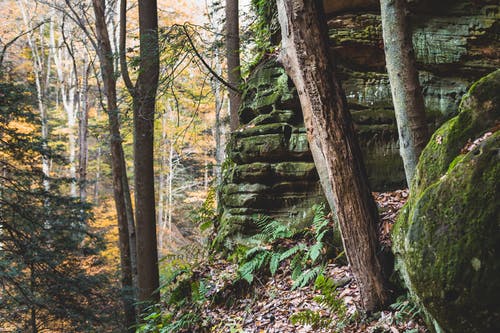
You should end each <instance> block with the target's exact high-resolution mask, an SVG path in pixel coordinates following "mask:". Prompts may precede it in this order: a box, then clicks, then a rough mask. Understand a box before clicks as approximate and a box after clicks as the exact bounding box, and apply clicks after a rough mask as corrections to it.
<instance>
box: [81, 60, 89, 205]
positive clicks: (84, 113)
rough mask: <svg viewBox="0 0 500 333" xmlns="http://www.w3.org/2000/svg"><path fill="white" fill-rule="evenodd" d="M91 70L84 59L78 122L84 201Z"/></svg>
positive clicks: (82, 198)
mask: <svg viewBox="0 0 500 333" xmlns="http://www.w3.org/2000/svg"><path fill="white" fill-rule="evenodd" d="M89 70H90V64H89V63H88V60H87V59H84V62H83V66H82V74H83V77H82V89H81V91H80V96H81V97H80V100H81V103H82V104H81V107H80V117H79V124H78V138H79V139H78V143H79V146H80V149H79V151H80V152H79V156H78V157H79V162H78V173H79V177H78V178H79V179H78V184H79V189H80V200H81V201H82V202H85V201H87V164H88V156H89V155H88V153H89V145H88V140H87V139H88V126H89V117H88V112H89V109H88V89H89Z"/></svg>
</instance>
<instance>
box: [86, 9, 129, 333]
mask: <svg viewBox="0 0 500 333" xmlns="http://www.w3.org/2000/svg"><path fill="white" fill-rule="evenodd" d="M93 7H94V13H95V19H96V22H95V24H96V34H97V37H98V38H97V39H98V41H99V45H98V50H97V52H98V56H99V61H100V63H101V72H102V78H103V84H104V90H105V94H106V98H107V108H108V110H107V113H108V122H109V131H110V138H111V142H110V146H111V147H110V148H111V170H112V174H113V194H114V198H115V205H116V212H117V216H118V230H119V247H120V265H121V270H122V279H121V280H122V281H121V282H122V289H123V290H122V300H123V305H124V309H125V326H126V327H127V329H128V332H135V329H134V328H133V326H134V325H135V324H136V318H135V306H134V303H135V300H134V286H133V277H132V274H133V269H132V263H131V254H130V243H129V221H128V220H129V218H130V216H129V215H131V213H127V200H126V198H125V196H126V194H127V193H126V188H125V186H124V181H123V180H124V179H126V178H125V175H126V169H125V158H124V154H123V148H122V139H121V135H120V125H119V118H118V106H117V97H116V79H115V75H114V66H113V53H112V50H111V43H110V40H109V34H108V29H107V26H106V20H105V0H93ZM127 187H128V186H127ZM129 200H130V199H129Z"/></svg>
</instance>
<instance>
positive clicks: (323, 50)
mask: <svg viewBox="0 0 500 333" xmlns="http://www.w3.org/2000/svg"><path fill="white" fill-rule="evenodd" d="M277 2H278V17H279V21H280V25H281V33H282V53H281V57H280V60H281V62H282V63H283V64H284V65H285V68H286V70H287V73H288V74H289V75H290V77H291V78H292V80H293V82H294V83H295V86H296V88H297V91H298V93H299V98H300V103H301V106H302V112H303V114H304V122H305V125H306V128H307V134H308V139H309V141H310V142H314V140H315V138H317V139H318V141H319V143H320V148H321V151H322V153H323V157H322V158H324V160H325V164H326V167H327V168H326V169H327V174H328V179H327V180H325V181H326V182H328V184H330V185H331V188H332V189H333V199H334V206H335V207H336V208H337V217H338V220H339V225H340V229H341V234H342V240H343V243H344V249H345V252H346V255H347V258H348V260H349V263H350V265H351V269H352V272H353V274H354V277H355V279H356V281H357V283H358V285H359V288H360V292H361V297H362V301H363V305H364V308H365V309H366V310H375V309H377V308H379V307H380V306H381V305H382V304H384V303H385V302H386V300H387V293H386V290H385V280H384V277H383V274H382V267H381V264H380V262H379V259H378V258H377V251H378V242H377V233H376V225H377V220H378V214H377V208H376V206H375V202H374V200H373V197H372V196H371V193H370V189H369V186H368V180H367V176H366V171H365V168H364V165H363V161H362V157H361V151H360V148H359V145H358V142H357V139H356V136H355V132H354V129H353V125H352V120H351V117H350V114H349V112H348V110H347V107H346V102H345V95H344V94H343V92H342V89H341V87H340V85H339V83H338V82H337V80H336V78H335V76H334V74H333V65H332V64H331V61H330V60H329V56H328V44H327V34H326V22H325V21H324V15H323V8H322V2H321V1H320V0H317V1H310V0H289V1H287V0H278V1H277ZM306 32H307V33H306ZM320 158H321V157H320Z"/></svg>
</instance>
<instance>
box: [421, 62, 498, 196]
mask: <svg viewBox="0 0 500 333" xmlns="http://www.w3.org/2000/svg"><path fill="white" fill-rule="evenodd" d="M498 91H500V70H497V71H495V72H493V73H491V74H490V75H487V76H486V77H484V78H483V79H481V80H479V81H478V82H477V83H475V84H474V85H473V86H472V87H471V89H470V90H469V92H468V93H467V94H466V95H465V96H464V97H463V99H462V102H461V104H460V110H459V114H458V116H456V117H454V118H452V119H450V120H449V121H448V122H446V123H445V124H444V125H443V126H441V128H439V129H438V130H437V131H436V132H435V133H434V135H433V136H432V137H431V139H430V141H429V144H428V145H427V147H426V148H425V149H424V151H423V152H422V155H421V156H420V160H419V165H425V168H424V167H419V168H418V169H417V174H416V177H415V184H416V185H417V187H418V188H419V189H424V188H426V187H427V186H429V185H430V184H432V183H433V182H434V181H436V180H437V179H439V178H440V177H441V176H442V175H444V174H445V173H446V171H447V170H448V167H449V165H450V163H451V162H452V161H453V159H455V157H456V156H457V155H459V153H460V150H461V149H462V148H463V147H464V146H465V144H466V143H467V141H468V140H472V139H475V138H476V137H479V136H481V135H482V134H483V133H484V132H486V131H487V130H489V129H490V128H492V127H493V126H494V125H495V123H496V122H497V119H499V118H500V95H499V94H498Z"/></svg>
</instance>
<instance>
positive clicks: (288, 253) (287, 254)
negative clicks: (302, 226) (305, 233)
mask: <svg viewBox="0 0 500 333" xmlns="http://www.w3.org/2000/svg"><path fill="white" fill-rule="evenodd" d="M305 248H306V246H305V245H304V244H303V243H299V244H297V245H295V246H294V247H291V248H289V249H288V250H286V251H285V252H283V253H282V254H281V256H280V261H283V260H285V259H288V258H290V257H291V256H293V255H294V254H296V253H297V252H299V251H302V250H304V249H305Z"/></svg>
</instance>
